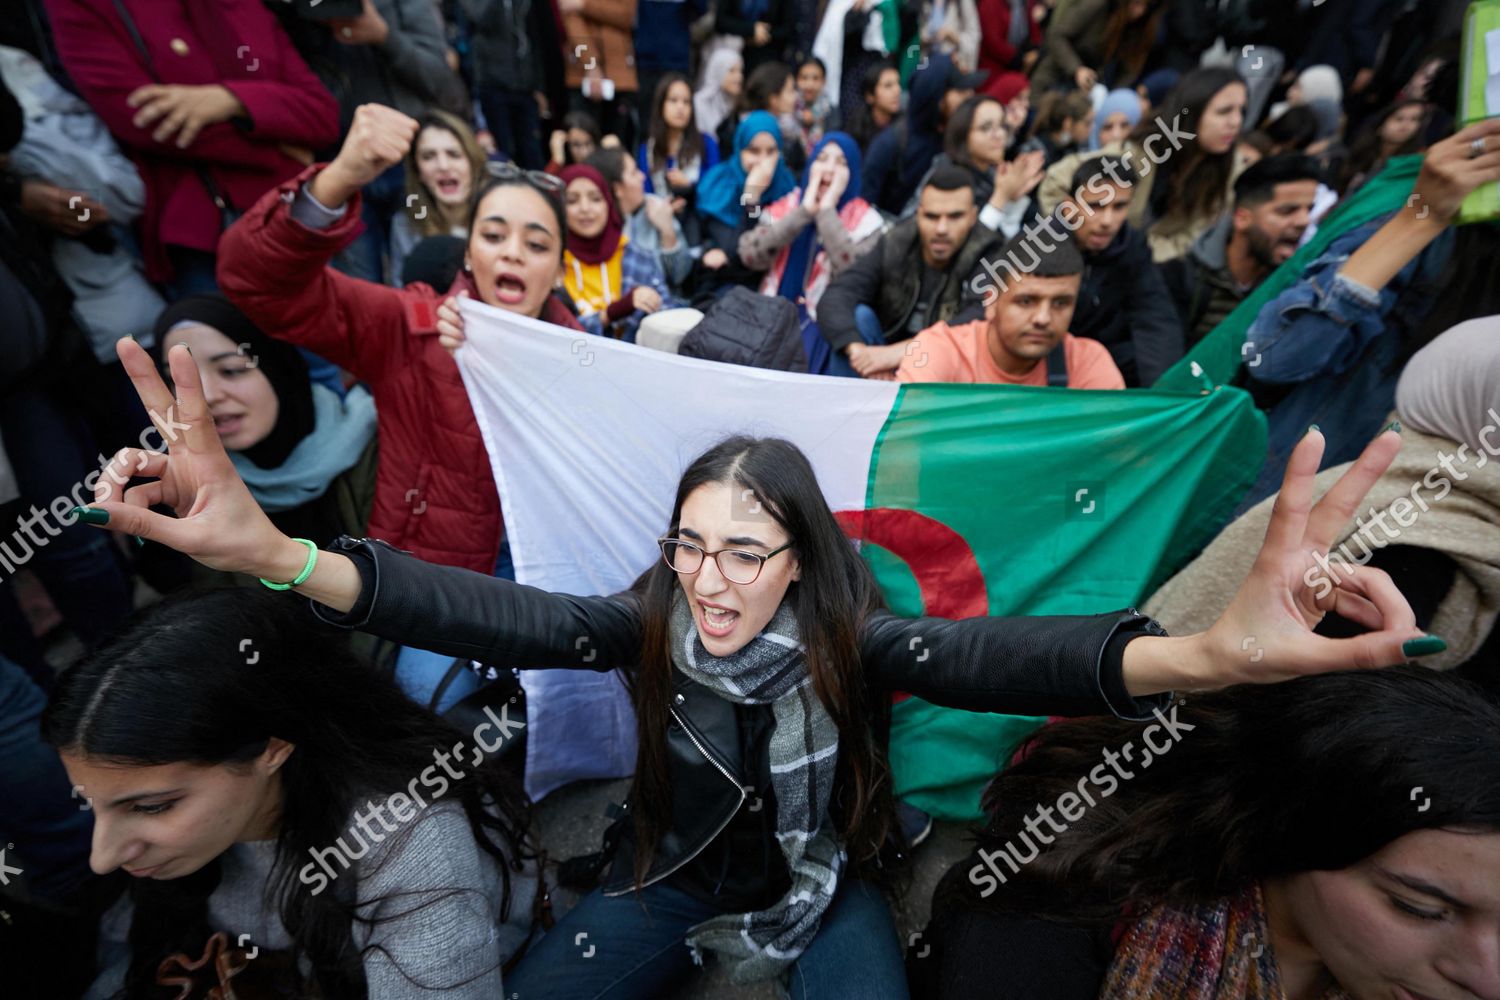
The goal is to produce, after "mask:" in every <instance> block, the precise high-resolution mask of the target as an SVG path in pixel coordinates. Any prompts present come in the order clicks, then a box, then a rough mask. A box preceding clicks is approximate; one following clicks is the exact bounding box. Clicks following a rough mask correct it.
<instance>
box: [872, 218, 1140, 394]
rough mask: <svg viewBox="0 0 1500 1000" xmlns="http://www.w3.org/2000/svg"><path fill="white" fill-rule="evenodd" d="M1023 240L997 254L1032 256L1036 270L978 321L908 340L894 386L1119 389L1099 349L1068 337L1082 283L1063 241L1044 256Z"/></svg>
mask: <svg viewBox="0 0 1500 1000" xmlns="http://www.w3.org/2000/svg"><path fill="white" fill-rule="evenodd" d="M1024 241H1026V237H1025V236H1024V235H1022V236H1017V237H1016V238H1015V239H1014V240H1012V241H1011V242H1010V243H1009V244H1007V245H1006V246H1005V248H1004V249H1003V250H1002V251H1001V252H1002V254H1005V255H1007V256H1009V257H1010V259H1012V260H1016V259H1019V257H1020V256H1021V255H1023V254H1024V256H1027V257H1035V259H1036V260H1037V263H1036V265H1035V266H1034V267H1032V268H1030V269H1029V270H1028V271H1027V273H1024V274H1020V275H1018V276H1015V277H1013V278H1012V279H1011V280H1010V281H1007V282H1004V283H1003V285H1004V287H1003V289H1002V290H1001V291H1000V292H999V294H998V295H994V296H993V298H992V301H991V302H990V303H989V304H988V305H986V306H985V310H984V319H980V320H975V321H974V322H972V323H964V324H962V325H960V326H949V325H948V324H947V323H938V324H937V325H936V326H931V327H928V328H927V329H926V330H923V331H922V332H921V333H919V334H917V335H916V336H915V337H913V338H912V339H911V340H910V341H908V342H907V344H906V345H904V346H905V348H906V351H905V355H904V356H903V357H902V359H901V366H900V367H899V368H897V369H896V380H897V381H899V382H988V383H994V384H999V385H1040V386H1045V385H1049V384H1050V385H1066V386H1067V387H1068V388H1070V389H1123V388H1125V378H1124V376H1122V375H1121V374H1120V369H1119V368H1117V367H1116V366H1115V362H1114V359H1113V358H1111V357H1110V355H1109V351H1108V349H1106V348H1105V346H1104V345H1103V344H1101V343H1099V342H1098V341H1097V340H1088V339H1086V338H1084V337H1075V336H1073V335H1072V334H1071V333H1068V325H1069V324H1070V323H1071V322H1072V321H1073V307H1074V305H1076V304H1077V301H1078V287H1079V285H1080V283H1081V282H1082V280H1083V257H1082V256H1081V255H1080V254H1079V252H1078V248H1077V247H1076V246H1075V245H1074V243H1073V241H1072V240H1071V239H1064V240H1062V241H1061V242H1059V243H1057V244H1054V245H1051V249H1050V250H1047V251H1046V252H1045V253H1043V252H1041V249H1042V248H1040V247H1035V246H1032V247H1022V246H1021V244H1022V243H1023V242H1024ZM1049 371H1050V378H1049Z"/></svg>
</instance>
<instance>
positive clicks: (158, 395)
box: [86, 341, 1442, 1000]
mask: <svg viewBox="0 0 1500 1000" xmlns="http://www.w3.org/2000/svg"><path fill="white" fill-rule="evenodd" d="M119 352H120V356H121V359H122V361H123V362H124V363H125V366H126V368H127V369H128V370H129V372H130V373H131V375H132V378H133V379H134V380H135V383H136V385H137V387H138V389H139V391H140V393H141V397H142V399H143V401H144V402H145V404H146V405H147V407H148V408H152V409H155V410H156V411H157V412H166V409H167V407H168V406H171V405H174V400H173V397H172V395H171V394H170V393H169V392H168V391H167V389H166V387H165V386H164V385H162V384H161V382H160V381H159V379H158V378H157V375H156V370H155V368H153V367H152V366H151V364H150V362H149V360H148V359H147V358H146V357H145V355H144V353H143V352H142V351H141V349H140V348H139V347H138V346H136V345H134V344H133V343H131V342H129V341H121V343H120V348H119ZM169 360H170V364H171V371H172V375H173V378H174V379H175V380H176V382H177V399H176V400H175V405H176V406H177V407H178V409H177V411H176V412H177V413H178V414H179V415H180V416H179V419H180V421H181V422H182V423H184V424H186V425H187V430H186V432H185V434H184V435H183V436H181V438H180V439H178V440H175V441H173V442H172V444H171V446H170V450H169V452H168V453H167V454H159V453H156V452H143V451H137V450H133V449H127V450H126V451H123V452H121V453H120V454H119V455H117V456H116V457H115V459H114V460H113V461H114V462H115V463H116V464H117V465H123V466H127V467H131V468H136V469H139V470H140V474H141V475H143V476H149V477H156V479H157V480H158V481H156V482H151V483H148V484H146V485H143V486H138V487H135V488H134V489H132V490H130V491H128V492H123V493H122V491H121V490H120V489H119V487H117V486H114V485H112V484H111V482H110V479H109V477H105V478H104V479H103V480H101V483H100V490H99V494H98V501H97V502H96V504H95V507H96V508H97V509H95V510H93V511H90V512H86V517H87V518H88V519H89V520H91V521H92V523H96V524H97V523H101V522H102V523H106V524H107V525H108V526H109V527H110V528H112V529H115V530H119V531H124V532H129V533H131V534H135V535H139V536H144V537H146V538H150V539H152V540H154V541H158V542H161V543H162V544H165V545H169V546H171V547H173V548H176V549H179V550H181V551H183V552H185V553H187V554H189V555H191V556H192V557H193V558H195V559H198V560H199V561H201V562H203V563H205V564H207V565H209V566H212V567H215V568H218V569H222V570H227V571H235V572H242V573H250V574H253V575H255V576H259V577H261V578H262V580H264V581H266V582H268V583H271V585H272V586H274V587H278V588H285V587H291V588H294V589H296V590H298V591H299V592H300V593H302V594H304V595H306V596H308V597H310V598H311V599H312V600H313V602H314V605H313V610H314V612H315V613H316V614H317V615H318V616H320V617H322V618H324V619H325V620H327V621H329V622H331V623H333V624H338V625H342V626H345V627H350V628H357V629H361V630H365V631H369V632H373V633H375V634H378V635H383V636H387V637H389V638H392V639H396V640H398V641H401V642H406V643H411V644H415V645H420V646H424V647H427V648H432V649H436V650H440V651H442V652H445V653H448V654H450V655H453V656H460V657H471V658H476V659H480V660H483V661H485V662H494V663H506V664H509V665H512V666H516V667H523V668H524V667H571V668H576V669H592V670H611V669H620V670H622V671H623V672H624V673H625V675H626V676H627V678H628V682H629V685H630V688H631V691H632V696H633V699H634V704H635V710H636V716H637V736H638V740H639V756H638V758H637V765H636V772H635V777H634V784H633V787H632V790H631V795H630V799H629V801H628V803H627V805H626V808H625V810H624V812H623V817H622V819H621V820H620V821H619V822H618V823H617V824H616V826H615V828H613V829H612V831H611V835H610V837H609V838H608V840H607V843H608V844H610V845H612V857H611V867H610V868H609V870H608V872H607V873H606V875H605V877H604V881H603V884H602V885H601V886H600V888H599V889H597V890H595V891H593V892H591V893H589V894H588V895H586V896H584V897H583V899H582V900H581V901H580V902H579V903H578V904H577V906H575V907H574V908H573V909H572V910H571V911H570V912H569V913H568V914H567V915H566V916H565V917H563V919H562V920H561V921H560V922H559V924H558V925H557V926H556V927H555V928H553V929H552V930H551V931H550V932H548V934H547V935H546V936H545V937H543V938H542V939H541V940H540V941H539V942H538V943H537V944H536V945H534V946H533V947H532V948H531V950H530V951H528V952H527V954H526V955H525V956H524V957H523V958H522V960H521V962H520V964H519V965H518V966H517V968H516V971H515V973H514V975H512V976H508V977H507V980H506V982H505V984H504V993H505V995H506V996H507V997H514V998H521V1000H531V998H542V997H546V998H549V1000H553V998H560V997H601V996H609V997H615V998H625V997H643V998H645V997H659V996H663V995H666V994H667V993H669V992H670V991H671V990H672V989H673V988H675V986H676V985H677V984H679V983H681V982H682V981H683V980H685V979H687V978H688V977H689V976H690V975H691V974H692V971H693V963H694V960H695V959H698V958H701V957H702V956H704V955H705V954H706V953H713V954H714V956H715V958H716V960H717V961H719V962H721V963H724V964H726V965H727V966H728V967H729V970H730V975H731V978H732V979H733V980H734V981H735V982H739V983H749V982H757V981H767V980H773V979H777V980H781V981H783V982H784V983H785V984H786V986H787V988H788V989H789V990H790V993H791V995H792V996H794V997H809V996H818V997H825V998H826V997H851V998H852V997H858V998H861V1000H863V998H866V997H882V998H900V997H904V996H906V979H905V975H904V973H903V971H902V963H901V944H900V941H899V939H898V938H897V934H896V931H895V926H894V924H893V922H892V920H891V916H890V912H889V910H888V908H887V906H886V903H885V900H884V898H883V897H882V894H881V891H880V889H879V887H878V884H879V883H880V882H881V881H883V879H884V877H885V876H888V875H889V874H890V870H889V862H890V857H891V855H890V852H886V851H882V847H883V846H884V845H885V843H886V841H887V838H888V837H891V836H892V835H893V823H892V818H893V805H892V795H891V791H892V789H891V776H890V766H889V763H888V760H887V757H886V753H885V749H884V741H885V736H886V732H887V725H888V721H889V715H888V698H887V697H886V696H885V694H884V692H887V691H891V690H902V691H908V692H911V693H913V694H915V695H917V696H919V697H922V698H925V699H927V700H928V701H931V702H933V703H935V704H939V705H945V706H949V707H955V708H962V709H968V710H972V711H987V712H1010V713H1020V714H1041V715H1102V714H1114V715H1117V716H1120V717H1122V718H1125V719H1132V720H1143V719H1149V718H1150V717H1151V715H1152V712H1153V710H1160V709H1162V708H1164V707H1165V706H1166V704H1167V697H1168V696H1167V694H1166V693H1167V692H1169V691H1171V690H1173V689H1176V690H1203V689H1209V688H1217V687H1222V686H1225V685H1228V684H1231V683H1236V682H1268V681H1276V680H1281V679H1286V678H1289V677H1293V676H1297V675H1300V674H1308V673H1318V672H1324V671H1330V670H1335V669H1340V668H1347V667H1351V666H1360V667H1378V666H1383V665H1387V664H1393V663H1397V662H1400V661H1403V660H1405V659H1407V658H1408V657H1409V656H1415V655H1420V654H1422V653H1424V652H1432V651H1434V650H1435V649H1437V648H1441V647H1442V642H1441V640H1438V639H1436V638H1435V637H1427V636H1422V634H1421V632H1420V630H1419V629H1417V628H1416V627H1415V625H1414V624H1413V621H1414V619H1413V613H1412V610H1411V608H1410V606H1409V605H1408V604H1407V602H1406V600H1405V599H1404V598H1403V597H1402V596H1401V594H1400V592H1399V591H1398V590H1397V589H1396V587H1395V586H1394V585H1393V584H1392V583H1391V581H1390V578H1389V577H1388V576H1386V575H1385V574H1383V573H1381V572H1379V571H1377V570H1372V569H1371V568H1370V567H1360V568H1359V569H1357V570H1356V571H1354V572H1353V573H1351V574H1348V575H1346V576H1344V578H1343V581H1342V582H1341V584H1340V588H1339V589H1338V590H1334V591H1329V592H1326V593H1323V594H1322V595H1321V599H1315V598H1316V597H1317V595H1315V592H1314V589H1313V588H1312V587H1311V586H1310V585H1308V584H1307V583H1305V582H1304V574H1305V573H1308V572H1309V571H1310V570H1312V569H1313V568H1314V567H1316V565H1317V563H1316V562H1315V559H1316V558H1321V557H1323V556H1324V555H1325V554H1326V552H1327V549H1328V546H1329V543H1330V542H1331V541H1332V540H1333V538H1334V537H1335V534H1336V533H1337V532H1339V531H1340V530H1342V527H1343V525H1344V524H1345V523H1346V522H1347V521H1348V519H1349V518H1350V517H1351V516H1352V514H1353V512H1354V511H1355V510H1356V509H1357V508H1358V507H1359V506H1360V502H1361V500H1362V498H1363V496H1364V494H1365V492H1366V490H1367V489H1368V488H1369V486H1370V484H1371V483H1372V482H1374V481H1375V479H1376V478H1377V477H1378V476H1379V474H1380V473H1381V471H1382V470H1383V469H1384V468H1385V467H1386V466H1387V465H1388V464H1389V463H1390V461H1391V458H1392V456H1393V455H1394V454H1395V453H1396V451H1397V449H1398V448H1399V446H1400V438H1399V436H1398V435H1397V434H1395V433H1394V432H1387V433H1384V434H1382V435H1380V436H1379V437H1378V438H1376V440H1375V441H1374V442H1373V443H1372V444H1371V445H1370V446H1369V448H1368V449H1367V450H1366V452H1365V454H1364V455H1363V456H1362V457H1361V458H1360V460H1359V461H1358V462H1357V463H1355V465H1354V466H1353V467H1352V468H1351V469H1350V470H1349V472H1348V473H1346V474H1345V476H1344V477H1343V478H1342V479H1341V480H1340V481H1339V483H1338V484H1337V485H1335V486H1334V487H1333V488H1332V489H1331V490H1330V491H1329V492H1328V493H1327V494H1326V495H1325V496H1324V497H1323V499H1322V500H1321V501H1320V502H1318V503H1317V504H1316V505H1314V504H1313V502H1312V494H1313V475H1314V473H1315V472H1316V470H1317V466H1318V459H1319V456H1320V454H1321V452H1322V446H1323V438H1322V435H1321V434H1320V433H1319V432H1317V431H1316V430H1313V431H1311V432H1310V433H1309V434H1308V435H1307V438H1306V440H1305V441H1303V443H1302V445H1301V446H1300V447H1299V448H1298V450H1297V452H1296V454H1295V455H1294V457H1293V459H1292V462H1291V465H1290V466H1289V467H1288V472H1287V478H1286V483H1285V486H1284V488H1283V490H1282V494H1281V499H1280V500H1279V501H1278V506H1277V511H1276V514H1275V516H1274V517H1273V518H1272V521H1271V524H1270V527H1269V530H1268V532H1267V535H1266V540H1265V544H1264V546H1263V547H1262V550H1261V552H1260V556H1259V558H1258V559H1257V561H1256V562H1255V564H1254V567H1253V568H1252V569H1251V570H1250V573H1249V575H1248V577H1247V578H1246V581H1245V583H1244V584H1243V586H1242V587H1241V589H1240V591H1239V594H1238V595H1237V596H1236V597H1235V599H1234V600H1233V602H1231V604H1230V605H1229V607H1228V608H1227V609H1226V610H1225V612H1224V614H1223V615H1222V616H1221V617H1220V618H1219V620H1218V621H1217V622H1216V623H1215V624H1214V625H1213V627H1212V628H1210V629H1209V630H1208V631H1207V632H1204V633H1201V634H1198V635H1191V636H1183V637H1167V636H1165V635H1163V634H1162V630H1161V629H1160V628H1159V627H1157V626H1156V625H1155V624H1154V623H1153V622H1151V621H1150V620H1148V619H1146V618H1144V617H1142V616H1141V615H1139V614H1136V613H1135V612H1134V611H1133V610H1126V611H1119V612H1114V613H1109V614H1102V615H1094V616H1075V617H1053V618H992V617H981V618H971V619H967V620H963V621H948V620H944V619H938V618H918V619H909V618H902V617H898V616H897V615H894V614H892V613H891V612H890V611H888V610H886V608H885V607H884V603H883V601H882V599H881V596H880V592H879V590H878V589H877V587H876V584H875V579H874V576H873V574H872V573H871V571H870V569H869V567H868V566H867V565H866V564H865V562H864V561H863V560H862V559H861V558H860V556H859V555H858V553H857V552H856V551H855V549H854V547H853V546H852V545H851V544H850V542H849V540H848V539H847V538H846V537H845V536H844V534H843V532H842V531H841V530H840V529H839V526H838V523H837V521H836V520H835V519H834V516H833V513H832V511H831V510H830V509H829V506H828V503H827V501H826V500H825V499H824V497H823V494H822V493H821V492H820V490H819V488H818V482H817V478H816V476H815V474H814V472H813V469H812V467H811V465H810V464H809V463H808V461H807V458H806V457H805V456H804V455H803V453H802V452H801V451H799V450H798V449H797V448H796V447H795V446H794V445H792V444H790V443H788V442H786V441H781V440H776V439H756V438H748V437H735V438H730V439H728V440H725V441H723V442H721V443H720V444H718V445H717V446H715V447H714V448H712V449H710V450H709V451H708V452H706V453H705V454H703V455H702V456H700V457H699V458H698V459H697V460H695V461H694V462H693V463H692V464H691V465H690V466H689V467H688V469H687V471H686V472H685V473H684V474H683V477H682V480H681V482H680V483H679V485H678V488H677V495H676V498H675V500H674V502H673V504H672V508H671V514H670V517H669V519H668V521H667V523H666V525H665V526H664V527H665V528H666V530H665V532H664V534H663V537H662V538H661V547H662V556H663V557H662V558H661V559H660V560H658V561H656V562H655V564H654V565H653V566H651V567H650V568H649V569H648V570H647V571H646V572H645V573H644V574H643V575H642V576H641V577H640V578H639V579H638V580H637V581H636V583H635V584H634V585H633V586H632V587H631V589H630V590H628V591H626V592H624V593H620V594H615V595H612V596H598V597H581V596H572V595H566V594H550V593H546V592H544V591H540V590H537V589H535V588H531V587H525V586H520V585H518V584H516V583H513V582H510V581H506V580H500V579H495V578H493V577H490V576H486V575H480V574H474V573H467V572H464V571H463V570H460V569H454V568H452V567H444V566H435V565H432V564H430V563H427V562H423V561H422V560H420V559H417V558H413V557H412V556H409V555H406V554H403V553H400V552H397V551H396V550H395V549H393V548H391V547H390V546H388V545H384V544H382V543H379V542H372V541H368V540H353V539H349V538H343V539H340V540H339V541H338V542H336V543H335V544H334V545H333V546H331V549H330V551H323V552H320V551H318V550H317V549H316V547H314V546H311V545H310V544H309V545H304V544H299V542H298V541H297V540H294V539H290V538H287V537H286V536H284V535H283V534H281V532H279V531H278V530H277V529H276V528H275V527H274V526H273V525H272V524H271V522H270V521H269V520H268V519H267V518H266V517H265V515H264V514H262V513H261V511H260V510H259V508H258V507H256V505H255V502H254V500H253V499H252V498H251V496H250V494H249V492H248V490H246V488H245V487H244V485H243V484H242V483H241V482H240V480H239V479H238V477H237V476H236V475H235V472H234V468H233V466H232V465H231V464H230V462H229V460H228V458H227V457H226V456H225V454H224V451H223V447H222V445H221V444H220V443H219V439H218V437H217V435H215V434H214V433H213V430H212V428H211V427H210V426H206V424H205V421H204V420H203V417H204V415H205V414H204V402H203V398H202V394H201V391H200V390H199V387H198V380H197V373H196V371H195V369H194V368H193V365H192V360H191V358H190V357H189V356H188V355H187V354H186V352H183V351H177V350H175V349H174V350H173V351H172V352H171V357H170V359H169ZM747 498H750V499H752V500H753V502H746V500H747ZM151 503H164V504H166V505H168V506H170V507H172V508H173V509H174V510H176V511H178V512H179V513H180V514H181V515H182V516H180V517H178V518H172V517H168V516H166V515H164V514H160V513H156V512H153V511H151V510H150V509H149V507H148V506H147V505H148V504H151ZM710 555H711V556H712V557H713V558H711V559H710V558H708V556H710ZM1330 610H1337V611H1338V612H1339V613H1341V614H1346V615H1350V616H1353V617H1355V618H1356V619H1357V620H1358V621H1360V622H1361V623H1363V624H1365V625H1366V626H1367V627H1369V628H1370V629H1371V631H1370V632H1368V633H1366V634H1364V635H1361V636H1358V637H1354V638H1347V639H1329V638H1324V637H1321V636H1318V635H1315V634H1314V633H1313V632H1312V627H1313V626H1314V625H1316V624H1317V623H1318V621H1319V620H1320V619H1321V618H1322V617H1323V615H1324V614H1325V613H1326V612H1328V611H1330ZM1247 635H1251V636H1255V637H1256V640H1257V643H1258V649H1257V656H1256V657H1253V658H1252V657H1249V656H1246V655H1245V653H1244V650H1243V643H1242V640H1243V637H1244V636H1247ZM578 636H588V637H589V638H590V640H591V642H590V643H587V644H580V643H578V642H577V637H578ZM918 638H920V639H921V640H922V642H923V655H922V656H921V657H915V656H913V655H912V653H911V649H912V646H913V644H914V642H915V641H916V640H917V639H918ZM583 645H586V646H587V647H588V648H587V650H584V649H581V648H580V646H583ZM579 724H580V725H586V724H587V720H584V719H580V720H579ZM897 846H898V847H899V846H900V845H899V844H898V845H897ZM882 858H884V859H885V864H882ZM583 935H587V941H588V945H589V947H588V948H584V947H582V946H581V945H579V944H578V942H580V941H582V940H583Z"/></svg>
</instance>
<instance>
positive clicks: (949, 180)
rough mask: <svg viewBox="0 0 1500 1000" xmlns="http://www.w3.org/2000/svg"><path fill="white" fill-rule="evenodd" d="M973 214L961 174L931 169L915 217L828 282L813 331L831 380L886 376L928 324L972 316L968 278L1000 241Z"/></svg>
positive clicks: (979, 273)
mask: <svg viewBox="0 0 1500 1000" xmlns="http://www.w3.org/2000/svg"><path fill="white" fill-rule="evenodd" d="M978 216H979V213H978V210H977V208H976V206H975V204H974V190H973V188H972V187H971V186H970V184H969V174H968V172H967V171H965V170H963V169H962V168H959V167H952V166H949V167H944V168H942V169H941V170H935V171H933V174H932V176H931V177H929V178H928V179H927V184H926V186H925V187H923V188H922V193H921V198H920V200H919V202H918V207H917V214H916V216H915V217H914V218H910V219H902V220H901V221H900V222H898V223H896V224H895V225H894V226H892V227H891V228H890V229H888V230H886V232H885V234H884V235H883V236H881V237H880V245H879V246H878V247H876V248H875V249H874V250H872V251H871V252H870V253H867V254H865V255H864V256H862V257H860V258H859V259H858V260H857V261H855V262H854V264H853V266H852V267H849V268H848V269H846V270H845V271H844V272H843V273H841V274H840V275H839V276H838V277H836V278H834V279H833V280H832V281H830V282H829V283H828V288H827V290H826V291H825V292H824V293H823V299H822V301H821V302H820V303H819V305H818V329H819V330H820V331H821V332H822V334H823V338H824V339H825V340H827V341H828V346H829V347H830V348H831V349H832V351H833V359H832V361H831V363H830V372H831V373H832V374H838V375H859V376H861V377H863V378H883V379H890V378H894V377H895V372H896V368H897V366H899V365H900V364H901V359H902V357H903V355H904V354H905V352H906V350H907V346H908V345H907V344H906V343H905V341H907V340H909V339H910V338H911V337H913V336H915V335H916V334H917V333H919V332H920V331H922V330H925V329H927V328H928V327H930V326H933V325H934V324H936V323H966V322H969V321H970V320H973V319H978V318H979V316H980V315H981V314H982V313H983V311H984V303H983V293H982V292H980V291H978V290H977V289H976V288H975V287H974V284H975V280H976V279H977V278H980V277H983V275H984V271H983V270H981V269H980V265H981V263H982V262H983V259H984V257H985V255H986V254H989V253H990V252H992V251H995V250H998V249H999V247H1000V242H1001V241H1000V239H999V237H998V236H996V235H995V233H994V232H992V231H991V230H989V229H986V228H985V227H984V226H981V225H979V223H978Z"/></svg>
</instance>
